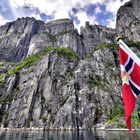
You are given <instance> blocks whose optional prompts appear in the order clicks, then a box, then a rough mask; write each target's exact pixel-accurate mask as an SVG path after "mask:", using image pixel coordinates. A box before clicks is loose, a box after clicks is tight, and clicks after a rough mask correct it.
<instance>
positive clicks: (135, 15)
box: [116, 0, 140, 41]
mask: <svg viewBox="0 0 140 140" xmlns="http://www.w3.org/2000/svg"><path fill="white" fill-rule="evenodd" d="M116 21H117V22H116V30H117V33H118V34H120V35H122V36H124V37H127V38H128V39H129V40H134V41H140V1H139V0H130V1H129V2H127V3H126V4H125V5H123V6H122V7H121V8H120V9H119V11H118V13H117V20H116Z"/></svg>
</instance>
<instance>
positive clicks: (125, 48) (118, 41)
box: [116, 36, 140, 66]
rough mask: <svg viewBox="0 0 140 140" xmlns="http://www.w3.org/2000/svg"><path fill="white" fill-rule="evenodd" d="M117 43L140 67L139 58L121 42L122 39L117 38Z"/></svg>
mask: <svg viewBox="0 0 140 140" xmlns="http://www.w3.org/2000/svg"><path fill="white" fill-rule="evenodd" d="M116 41H117V43H118V44H119V45H120V47H121V48H122V49H123V50H124V51H126V52H127V53H128V54H129V55H130V56H131V57H132V59H134V60H135V62H136V63H137V64H138V65H139V66H140V59H139V57H138V56H137V55H136V54H135V53H134V52H133V51H132V50H131V49H130V48H129V47H128V46H127V45H126V44H125V43H124V42H123V41H122V40H121V37H120V36H119V37H117V38H116Z"/></svg>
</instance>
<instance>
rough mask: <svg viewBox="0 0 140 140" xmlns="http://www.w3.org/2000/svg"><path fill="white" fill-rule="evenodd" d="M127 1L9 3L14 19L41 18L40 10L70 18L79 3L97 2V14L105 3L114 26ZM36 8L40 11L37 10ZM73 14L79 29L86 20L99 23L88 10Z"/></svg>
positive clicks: (23, 0) (90, 1) (19, 0)
mask: <svg viewBox="0 0 140 140" xmlns="http://www.w3.org/2000/svg"><path fill="white" fill-rule="evenodd" d="M7 1H8V0H7ZM127 1H129V0H124V1H122V2H120V0H9V5H10V6H11V9H12V12H13V15H14V19H16V18H18V17H23V16H29V17H32V16H33V17H35V18H37V19H41V17H40V15H39V12H40V13H45V14H46V15H53V16H54V19H61V18H70V17H69V12H71V13H72V8H73V7H75V8H76V7H77V5H79V6H80V8H85V7H86V6H88V5H89V4H95V5H96V6H97V7H96V8H95V14H97V13H101V12H102V11H101V9H100V7H99V4H105V5H106V11H109V12H111V13H112V14H113V19H108V22H109V25H107V26H109V27H114V26H115V18H116V13H117V10H118V9H119V7H120V6H121V5H123V4H124V3H125V2H127ZM25 5H26V6H28V7H29V11H28V12H27V11H25V9H24V8H23V7H24V6H25ZM35 9H36V10H37V11H39V12H38V13H37V12H35ZM73 16H75V17H77V19H78V20H79V21H80V24H79V25H76V23H75V26H76V27H77V28H78V29H79V28H80V26H84V25H85V22H86V21H89V22H90V24H95V23H97V21H96V18H95V16H88V15H87V14H86V10H85V11H84V10H83V11H78V12H77V13H76V14H73ZM5 21H7V20H4V18H3V20H2V17H1V20H0V24H1V22H5ZM47 21H48V20H47Z"/></svg>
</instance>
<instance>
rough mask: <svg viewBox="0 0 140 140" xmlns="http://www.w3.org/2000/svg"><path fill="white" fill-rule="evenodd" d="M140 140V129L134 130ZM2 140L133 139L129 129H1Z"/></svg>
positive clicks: (135, 136) (136, 139) (136, 137)
mask: <svg viewBox="0 0 140 140" xmlns="http://www.w3.org/2000/svg"><path fill="white" fill-rule="evenodd" d="M134 138H135V140H140V131H134ZM0 140H131V138H130V135H129V132H128V131H98V132H92V131H81V132H79V135H77V133H76V132H74V131H63V132H60V131H19V130H14V131H9V130H8V131H0Z"/></svg>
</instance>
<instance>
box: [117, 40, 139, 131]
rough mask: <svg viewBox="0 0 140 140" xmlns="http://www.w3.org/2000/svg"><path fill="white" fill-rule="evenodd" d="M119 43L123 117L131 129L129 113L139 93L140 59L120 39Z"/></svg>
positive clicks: (131, 111) (132, 109)
mask: <svg viewBox="0 0 140 140" xmlns="http://www.w3.org/2000/svg"><path fill="white" fill-rule="evenodd" d="M119 44H120V47H119V53H120V67H121V78H122V96H123V102H124V109H125V119H126V125H127V128H128V129H129V130H130V131H131V114H132V113H133V111H134V108H135V104H136V98H139V95H140V65H139V64H140V60H139V58H138V57H137V56H136V55H135V54H134V53H133V52H132V51H131V50H130V49H129V48H128V46H127V45H126V44H125V43H124V42H123V41H122V40H121V39H120V40H119Z"/></svg>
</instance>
